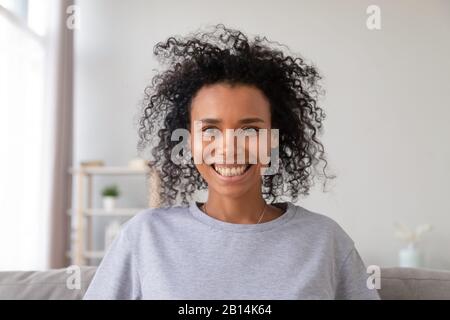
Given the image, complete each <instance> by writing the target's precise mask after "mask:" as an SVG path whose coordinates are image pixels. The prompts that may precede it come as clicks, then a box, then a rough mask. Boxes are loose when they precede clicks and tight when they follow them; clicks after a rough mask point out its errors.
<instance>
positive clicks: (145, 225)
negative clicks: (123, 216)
mask: <svg viewBox="0 0 450 320" xmlns="http://www.w3.org/2000/svg"><path fill="white" fill-rule="evenodd" d="M187 210H188V208H187V207H182V206H173V207H161V208H147V209H143V210H141V211H139V212H137V213H136V214H135V215H134V216H133V217H132V218H130V219H129V220H128V221H127V222H125V223H124V224H123V225H122V230H121V232H122V233H124V234H126V236H127V238H128V239H130V240H133V238H134V239H136V237H139V235H141V233H142V232H146V231H148V230H149V229H154V228H155V227H157V226H158V225H162V224H167V223H168V221H171V220H172V221H179V220H180V218H182V217H186V212H187Z"/></svg>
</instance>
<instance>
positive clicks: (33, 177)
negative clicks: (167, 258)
mask: <svg viewBox="0 0 450 320" xmlns="http://www.w3.org/2000/svg"><path fill="white" fill-rule="evenodd" d="M217 23H224V24H225V25H226V26H227V27H231V28H236V29H239V30H241V31H243V32H244V33H246V34H247V35H249V36H250V37H252V36H254V35H265V36H267V37H268V38H269V40H275V41H278V42H280V43H283V44H286V45H287V46H288V47H289V49H290V50H291V51H292V52H293V53H296V54H299V55H302V56H303V57H305V58H306V59H307V60H308V61H311V62H313V63H314V64H315V65H316V66H317V67H318V69H319V71H320V72H321V74H322V76H323V82H322V85H323V87H324V89H325V91H326V94H325V96H324V97H323V98H322V100H321V101H320V103H321V105H322V106H323V108H324V109H325V113H326V114H327V118H326V120H325V123H324V125H325V131H324V134H323V136H322V141H323V143H324V146H325V150H326V152H327V155H328V160H329V165H330V169H331V170H332V172H333V173H334V174H336V176H337V178H336V179H335V180H333V182H332V184H331V185H329V186H328V187H327V192H323V190H322V188H321V185H320V184H319V185H317V186H316V187H315V188H314V189H313V190H312V191H311V194H310V195H309V196H307V197H303V198H301V199H300V200H299V201H298V202H297V204H299V205H301V206H304V207H305V208H307V209H309V210H311V211H314V212H318V213H322V214H325V215H327V216H329V217H331V218H333V219H334V220H336V221H337V222H338V223H339V224H340V225H341V226H342V227H343V228H344V230H345V231H346V232H347V233H348V234H349V235H350V236H351V237H352V238H353V240H354V241H355V244H356V247H357V249H358V250H359V252H360V254H361V256H362V258H363V260H364V261H365V263H366V264H367V265H371V264H375V265H379V266H383V267H387V266H398V265H401V266H421V267H427V268H434V269H449V270H450V250H449V246H450V201H449V197H450V169H449V164H450V142H449V140H450V139H449V138H450V125H449V119H450V59H449V57H450V2H448V1H445V0H440V1H439V0H431V1H419V0H396V1H388V0H375V1H372V0H371V1H365V0H345V1H332V0H328V1H327V0H319V1H318V0H315V1H312V0H310V1H307V0H296V1H287V0H278V1H234V0H231V1H203V0H202V1H199V0H192V1H171V0H166V1H153V0H129V1H121V0H78V1H69V0H60V1H59V0H0V153H1V156H0V270H32V269H33V270H38V269H39V270H40V269H42V270H43V269H48V268H59V267H65V266H68V265H70V264H82V265H95V264H98V262H99V261H100V259H101V257H102V254H103V253H104V250H105V248H107V246H108V244H109V243H110V241H111V239H112V238H114V235H115V234H117V230H119V228H120V225H121V224H122V223H123V222H124V221H126V220H127V219H129V218H130V217H131V216H132V215H134V214H135V213H137V212H138V211H139V210H140V209H142V208H146V207H148V206H151V205H152V197H154V190H155V188H156V187H157V186H155V184H154V180H152V181H153V182H152V183H149V178H148V172H147V171H146V170H145V160H147V159H146V157H145V155H144V156H143V155H140V154H138V152H137V149H136V144H137V139H138V137H137V125H136V118H137V117H138V116H139V114H138V112H139V108H140V103H141V101H142V98H143V93H144V88H145V86H146V85H147V84H148V83H149V82H150V80H151V78H152V77H153V75H154V74H155V70H154V69H155V68H158V64H157V61H156V59H155V58H154V57H153V55H152V50H153V46H154V45H155V44H156V43H157V42H158V41H162V40H165V39H166V38H167V37H169V36H171V35H185V34H187V33H189V32H191V31H195V30H197V29H199V28H202V27H204V26H208V25H213V24H217ZM199 197H202V195H199ZM153 200H154V199H153ZM153 204H154V203H153Z"/></svg>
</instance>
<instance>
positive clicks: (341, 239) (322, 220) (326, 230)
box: [291, 203, 354, 254]
mask: <svg viewBox="0 0 450 320" xmlns="http://www.w3.org/2000/svg"><path fill="white" fill-rule="evenodd" d="M291 206H293V207H294V208H295V210H296V214H295V215H294V217H293V219H292V220H291V222H292V225H293V226H294V227H295V228H296V229H301V230H299V231H301V233H302V234H307V238H308V239H311V240H313V239H314V241H316V242H318V243H326V244H327V245H330V246H333V247H335V249H337V250H339V251H341V252H342V254H345V253H348V252H350V251H351V250H352V249H353V247H354V241H353V239H352V238H351V237H350V235H349V234H348V233H347V232H346V231H345V230H344V228H343V227H342V226H341V225H340V224H339V223H338V222H337V221H336V220H334V219H333V218H331V217H330V216H328V215H325V214H324V213H320V212H317V211H314V210H310V209H306V208H305V207H303V206H300V205H297V204H292V203H291Z"/></svg>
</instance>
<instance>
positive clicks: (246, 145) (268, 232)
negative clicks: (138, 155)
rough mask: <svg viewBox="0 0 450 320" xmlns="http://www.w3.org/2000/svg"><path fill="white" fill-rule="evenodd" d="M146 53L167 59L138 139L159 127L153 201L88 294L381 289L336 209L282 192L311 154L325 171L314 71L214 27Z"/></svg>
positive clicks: (323, 295) (294, 295)
mask: <svg viewBox="0 0 450 320" xmlns="http://www.w3.org/2000/svg"><path fill="white" fill-rule="evenodd" d="M284 48H285V47H284ZM154 53H155V55H156V56H157V57H158V58H160V60H161V62H163V63H166V64H167V65H168V68H167V70H165V71H164V72H162V73H160V74H158V75H156V76H155V77H154V79H153V81H152V85H150V86H149V87H148V88H147V90H146V99H145V102H146V103H145V106H144V109H143V113H142V117H141V119H140V129H139V134H140V141H139V148H140V149H141V150H142V149H143V148H144V147H145V146H147V144H151V143H153V142H154V139H155V137H159V142H158V144H157V145H156V146H154V148H153V151H152V155H153V157H154V162H153V165H154V166H155V168H157V169H158V171H159V175H160V178H161V208H155V209H148V210H144V211H143V212H140V213H139V214H138V215H136V216H135V217H133V218H132V219H130V220H129V221H128V222H127V223H126V224H125V225H124V227H123V228H122V231H121V233H120V234H119V236H118V237H117V238H116V239H115V241H114V242H113V244H112V245H111V247H110V248H109V250H108V252H107V254H106V255H105V257H104V259H103V260H102V262H101V264H100V266H99V268H98V270H97V272H96V274H95V276H94V278H93V280H92V282H91V284H90V287H89V288H88V290H87V293H86V295H85V297H84V298H85V299H379V296H378V294H377V291H376V289H368V287H367V284H366V282H367V278H368V276H369V274H367V273H366V269H365V266H364V263H363V261H362V259H361V257H360V255H359V254H358V252H357V250H356V248H355V246H354V243H353V241H352V240H351V238H350V237H349V236H348V235H347V234H346V233H345V231H344V230H343V229H342V228H341V227H340V226H339V225H338V224H337V223H336V222H335V221H333V220H332V219H330V218H328V217H326V216H324V215H321V214H318V213H314V212H311V211H309V210H306V209H305V208H303V207H301V206H299V205H295V204H293V203H292V202H289V201H285V202H283V201H280V199H282V198H284V197H288V198H290V199H291V201H296V200H297V199H298V195H300V194H308V191H309V189H310V187H311V186H312V184H313V179H312V178H313V177H314V175H313V170H312V169H314V168H315V167H316V166H317V165H318V164H320V163H323V164H325V167H324V168H323V172H324V173H325V168H326V160H325V157H324V150H323V146H322V144H321V143H320V142H319V140H318V138H317V136H316V134H317V133H318V132H319V131H320V129H321V127H322V121H323V119H324V117H325V115H324V113H323V111H322V109H321V108H320V107H319V106H318V105H317V104H316V100H317V94H318V92H319V87H318V84H317V82H318V80H319V79H320V76H319V74H318V72H317V70H316V69H315V68H314V67H313V66H311V65H308V64H307V63H305V62H304V60H303V59H302V58H299V57H297V58H294V57H292V56H289V55H287V54H285V52H284V51H283V47H281V46H279V45H278V46H277V45H275V43H274V42H270V41H268V40H267V39H266V38H265V37H264V38H260V37H255V38H254V39H253V40H249V39H248V37H247V36H245V35H244V34H243V33H241V32H239V31H237V30H232V29H228V28H226V27H224V26H223V25H217V26H215V27H214V29H213V30H212V31H210V32H206V31H204V32H198V33H194V34H191V35H190V36H188V37H186V38H180V37H171V38H169V39H168V40H167V41H165V42H160V43H158V44H157V45H156V46H155V51H154ZM183 129H184V131H183ZM176 130H181V132H188V133H189V137H188V140H187V141H185V142H186V144H185V145H184V146H187V147H186V148H181V149H180V148H179V149H177V147H180V141H179V139H174V136H173V134H174V132H175V131H176ZM230 130H232V132H233V135H231V134H230ZM277 130H278V131H277ZM264 131H266V132H270V133H271V134H270V135H267V134H266V135H260V133H261V132H264ZM236 132H238V133H237V134H235V133H236ZM273 132H278V136H277V135H276V134H275V135H272V133H273ZM178 136H179V135H178ZM239 137H241V138H242V137H243V139H239ZM251 139H256V140H251ZM251 141H253V142H255V141H256V142H258V143H257V144H254V143H252V142H251ZM211 145H213V146H214V147H213V148H208V147H211ZM255 145H256V146H257V147H256V148H255ZM174 150H175V151H174ZM207 150H208V151H210V152H209V153H208V152H205V151H207ZM230 150H231V151H230ZM261 151H262V152H261ZM227 155H230V156H229V157H228V158H227ZM264 156H266V157H264ZM242 157H243V159H244V161H243V162H242V161H240V162H238V159H239V160H242ZM255 158H256V161H255ZM264 158H265V159H266V161H262V160H263V159H264ZM221 159H222V160H223V159H225V160H223V161H221ZM250 159H252V160H253V161H250ZM267 159H270V161H267ZM271 170H272V171H271ZM325 177H326V178H329V177H328V176H327V175H326V174H325ZM200 189H207V191H208V196H207V200H206V201H205V202H204V203H201V202H199V201H195V200H193V195H194V192H195V191H197V190H200ZM178 201H181V205H175V204H176V203H177V202H178Z"/></svg>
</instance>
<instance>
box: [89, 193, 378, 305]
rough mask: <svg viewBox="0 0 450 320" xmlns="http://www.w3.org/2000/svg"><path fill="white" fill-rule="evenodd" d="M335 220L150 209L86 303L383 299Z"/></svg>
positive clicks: (113, 249) (298, 212)
mask: <svg viewBox="0 0 450 320" xmlns="http://www.w3.org/2000/svg"><path fill="white" fill-rule="evenodd" d="M368 277H369V274H368V273H367V272H366V267H365V265H364V262H363V261H362V259H361V257H360V255H359V254H358V251H357V250H356V248H355V245H354V242H353V241H352V239H351V238H350V237H349V236H348V235H347V234H346V232H345V231H344V230H343V229H342V228H341V227H340V226H339V225H338V224H337V223H336V222H335V221H334V220H332V219H331V218H329V217H327V216H325V215H322V214H319V213H314V212H311V211H309V210H307V209H305V208H303V207H301V206H298V205H294V204H292V203H287V210H286V212H285V213H284V214H282V215H281V216H279V217H278V218H276V219H273V220H271V221H268V222H264V223H259V224H235V223H229V222H224V221H222V220H219V219H216V218H213V217H212V216H209V215H207V214H206V213H204V212H203V211H201V210H200V209H199V207H198V203H197V202H195V201H193V202H191V203H190V205H189V206H188V207H181V206H175V207H171V208H156V209H146V210H143V211H141V212H139V213H138V214H137V215H136V216H134V217H133V218H131V219H130V220H128V221H127V222H126V223H125V224H124V226H123V227H122V229H121V232H120V233H119V235H118V236H117V237H116V238H115V240H114V241H113V243H112V244H111V245H110V247H109V249H108V251H107V253H106V255H105V256H104V258H103V260H102V261H101V263H100V265H99V267H98V269H97V271H96V274H95V275H94V278H93V279H92V282H91V284H90V286H89V288H88V290H87V292H86V294H85V296H84V298H83V299H177V300H178V299H208V300H211V299H230V300H234V299H379V295H378V293H377V290H376V289H368V287H367V284H366V282H367V278H368Z"/></svg>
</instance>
